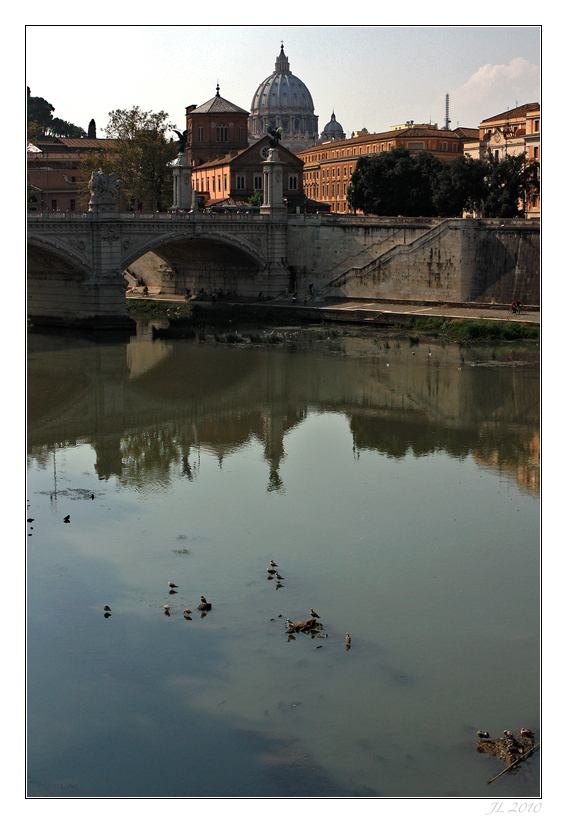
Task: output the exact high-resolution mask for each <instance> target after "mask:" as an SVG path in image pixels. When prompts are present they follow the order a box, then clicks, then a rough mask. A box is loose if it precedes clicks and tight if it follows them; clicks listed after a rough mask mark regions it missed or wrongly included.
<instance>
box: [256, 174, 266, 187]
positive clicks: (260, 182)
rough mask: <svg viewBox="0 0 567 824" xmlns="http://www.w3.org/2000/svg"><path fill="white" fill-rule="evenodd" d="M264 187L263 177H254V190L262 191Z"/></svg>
mask: <svg viewBox="0 0 567 824" xmlns="http://www.w3.org/2000/svg"><path fill="white" fill-rule="evenodd" d="M263 186H264V176H263V175H254V188H255V189H262V188H263Z"/></svg>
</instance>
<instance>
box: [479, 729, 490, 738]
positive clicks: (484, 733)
mask: <svg viewBox="0 0 567 824" xmlns="http://www.w3.org/2000/svg"><path fill="white" fill-rule="evenodd" d="M477 735H478V737H479V738H490V735H489V734H488V733H487V732H483V731H482V730H479V731H478V732H477Z"/></svg>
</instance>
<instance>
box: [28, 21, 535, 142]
mask: <svg viewBox="0 0 567 824" xmlns="http://www.w3.org/2000/svg"><path fill="white" fill-rule="evenodd" d="M540 40H541V29H540V27H539V26H522V25H518V26H502V25H494V26H474V25H460V26H435V25H430V26H428V25H418V26H390V25H384V26H376V25H368V26H338V25H333V26H311V25H305V26H289V25H287V26H285V25H281V26H279V25H267V26H259V25H251V26H241V25H226V26H215V25H193V26H165V25H164V26H160V25H157V26H147V25H140V26H130V25H116V26H113V25H104V26H93V25H79V26H61V25H27V26H26V35H25V66H26V84H27V85H28V86H29V87H30V89H31V94H32V95H34V96H37V97H43V98H45V99H46V100H47V101H48V102H49V103H51V105H52V106H54V107H55V111H54V113H53V115H54V117H60V118H62V119H63V120H68V121H70V122H71V123H74V124H75V125H77V126H82V128H83V129H85V130H87V128H88V124H89V122H90V120H91V118H94V120H95V122H96V126H97V136H98V137H104V136H105V135H104V131H103V130H104V128H105V126H106V125H107V122H108V113H109V112H110V111H113V110H115V109H128V108H131V107H132V106H139V107H140V108H141V109H142V110H143V111H153V112H159V111H165V112H167V114H168V115H169V119H170V122H171V123H172V124H173V126H175V127H177V128H185V107H186V106H188V105H190V104H195V105H197V106H198V105H201V104H202V103H205V102H206V101H207V100H209V99H210V98H211V97H213V96H214V94H215V93H216V85H217V82H218V83H219V86H220V94H221V96H222V97H224V98H226V99H227V100H229V101H231V102H232V103H235V104H236V105H238V106H240V107H241V108H244V109H246V110H248V111H250V105H251V102H252V98H253V95H254V92H255V91H256V88H257V87H258V86H259V84H260V83H261V82H262V81H263V80H264V79H265V78H267V77H268V76H269V75H270V74H271V73H272V72H273V71H274V68H275V61H276V58H277V56H278V54H279V51H280V46H281V43H282V41H283V44H284V51H285V53H286V55H287V57H288V59H289V62H290V69H291V71H292V73H293V74H294V75H295V76H296V77H298V78H300V79H301V80H302V81H303V82H304V83H305V84H306V86H307V88H308V89H309V91H310V92H311V96H312V98H313V102H314V106H315V114H316V115H318V116H319V132H321V131H322V130H323V128H324V126H325V124H326V123H327V122H328V121H329V120H330V118H331V114H332V112H333V111H334V112H335V115H336V118H337V120H338V121H339V123H341V125H342V126H343V129H344V131H345V132H346V134H347V136H350V135H351V134H352V132H353V131H356V130H359V129H362V128H363V127H364V128H366V129H368V131H369V132H380V131H387V130H388V129H389V128H390V127H391V126H393V125H397V124H401V123H405V122H406V121H408V120H413V121H414V122H416V123H430V122H432V123H438V124H439V126H442V125H443V124H444V122H445V99H446V95H447V94H448V95H449V117H450V119H451V127H452V128H456V127H457V126H467V127H471V128H475V127H478V125H479V123H480V122H481V120H483V119H485V118H487V117H491V116H493V115H495V114H499V113H501V112H504V111H507V110H508V109H512V108H514V107H515V106H516V105H522V104H523V103H533V102H541V88H540V87H541V71H540V63H541V48H540V45H541V44H540ZM53 43H56V44H58V49H61V50H62V49H65V48H68V47H70V46H72V44H85V51H86V53H87V57H86V59H85V60H80V59H79V61H78V65H75V66H73V65H72V66H71V68H69V67H68V64H67V63H66V64H65V67H63V66H62V63H61V61H59V60H55V61H54V60H52V59H49V58H48V57H47V56H46V55H48V54H50V53H52V49H51V48H46V44H53Z"/></svg>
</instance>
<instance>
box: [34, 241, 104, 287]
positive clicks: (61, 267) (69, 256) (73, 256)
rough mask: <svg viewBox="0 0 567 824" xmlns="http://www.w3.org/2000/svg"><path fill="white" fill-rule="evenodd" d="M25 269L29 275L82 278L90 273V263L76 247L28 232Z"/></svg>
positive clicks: (87, 276)
mask: <svg viewBox="0 0 567 824" xmlns="http://www.w3.org/2000/svg"><path fill="white" fill-rule="evenodd" d="M27 270H28V277H29V276H30V275H44V276H52V277H55V276H61V277H63V278H65V279H69V278H76V279H78V280H84V279H86V278H89V277H90V276H91V275H92V269H91V264H90V263H89V261H88V260H87V259H86V258H85V257H84V256H83V255H81V254H80V253H79V252H77V251H76V249H73V248H72V247H71V246H69V245H68V244H67V243H62V242H61V241H60V240H56V239H54V238H52V237H45V236H44V235H36V234H34V233H33V232H28V238H27Z"/></svg>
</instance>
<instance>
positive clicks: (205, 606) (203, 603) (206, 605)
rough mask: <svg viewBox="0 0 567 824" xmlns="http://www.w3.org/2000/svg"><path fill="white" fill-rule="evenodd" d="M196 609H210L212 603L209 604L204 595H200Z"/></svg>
mask: <svg viewBox="0 0 567 824" xmlns="http://www.w3.org/2000/svg"><path fill="white" fill-rule="evenodd" d="M197 609H201V610H205V611H207V612H208V611H209V610H210V609H212V604H209V602H208V601H207V599H206V598H205V596H204V595H201V603H200V604H199V606H198V607H197Z"/></svg>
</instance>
